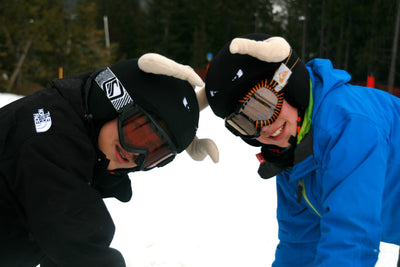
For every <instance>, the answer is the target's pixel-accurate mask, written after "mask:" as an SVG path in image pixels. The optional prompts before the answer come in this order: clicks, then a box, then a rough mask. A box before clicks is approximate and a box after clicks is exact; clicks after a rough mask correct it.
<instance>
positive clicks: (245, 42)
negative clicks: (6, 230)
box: [229, 37, 290, 62]
mask: <svg viewBox="0 0 400 267" xmlns="http://www.w3.org/2000/svg"><path fill="white" fill-rule="evenodd" d="M229 51H230V52H231V53H232V54H242V55H250V56H252V57H255V58H257V59H259V60H261V61H265V62H281V61H282V60H284V59H285V58H287V57H288V56H289V53H290V45H289V43H288V42H287V41H286V40H285V39H284V38H282V37H271V38H268V39H266V40H264V41H255V40H250V39H245V38H235V39H233V40H232V42H231V44H230V46H229Z"/></svg>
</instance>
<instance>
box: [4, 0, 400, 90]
mask: <svg viewBox="0 0 400 267" xmlns="http://www.w3.org/2000/svg"><path fill="white" fill-rule="evenodd" d="M399 2H400V0H229V1H228V0H198V1H192V0H169V1H166V0H112V1H110V0H13V1H6V0H0V3H1V7H2V8H1V9H0V25H1V26H0V27H1V31H0V92H16V93H21V94H26V93H29V92H30V91H29V90H37V89H39V88H40V87H43V86H45V85H46V84H47V83H48V82H49V81H50V80H51V79H52V78H56V77H58V76H59V75H63V76H68V75H71V74H74V73H77V72H83V71H89V70H93V69H96V68H99V67H102V66H104V65H109V64H112V63H114V62H116V61H118V60H122V59H125V58H136V57H139V56H140V55H142V54H143V53H146V52H157V53H161V54H163V55H166V56H168V57H170V58H172V59H174V60H176V61H178V62H181V63H184V64H188V65H191V66H192V67H194V68H196V69H204V68H205V67H206V65H207V63H208V62H207V58H206V55H207V54H209V53H212V54H214V55H215V54H216V53H217V52H218V50H219V49H220V48H221V47H222V46H223V45H224V44H225V43H226V42H227V41H228V40H230V39H232V38H234V37H237V36H240V35H243V34H247V33H251V32H264V33H268V34H271V35H280V36H283V37H285V38H286V39H287V40H288V41H289V43H290V44H291V45H292V47H293V48H294V49H295V50H296V52H297V54H299V55H300V56H301V57H302V59H303V60H304V61H308V60H310V59H312V58H315V57H321V58H329V59H331V60H332V62H333V64H334V66H335V67H337V68H342V69H345V70H347V71H349V73H350V74H351V75H352V77H353V79H352V80H353V82H363V81H365V80H366V78H367V76H368V75H373V76H374V77H375V79H376V82H377V83H380V84H385V85H389V83H392V85H395V86H396V85H398V84H399V82H400V75H399V73H398V71H396V67H399V66H398V65H399V64H398V63H399V60H398V58H399V56H398V54H397V47H398V44H397V43H396V39H397V38H398V37H397V36H396V33H397V31H396V25H397V24H398V23H399V22H398V19H397V18H398V16H399V15H398V12H399V11H398V9H399V6H400V5H399ZM105 18H107V20H105ZM105 26H107V27H108V33H109V35H108V36H109V44H108V43H107V42H106V41H107V40H106V35H105ZM60 68H62V69H60ZM397 69H398V68H397ZM60 70H62V71H63V72H62V73H61V74H60V72H59V71H60ZM391 75H392V77H390V76H391Z"/></svg>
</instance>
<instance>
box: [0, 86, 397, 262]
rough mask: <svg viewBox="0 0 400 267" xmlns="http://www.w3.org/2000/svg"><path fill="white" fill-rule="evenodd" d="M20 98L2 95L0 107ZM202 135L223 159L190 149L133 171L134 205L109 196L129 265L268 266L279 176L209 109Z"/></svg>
mask: <svg viewBox="0 0 400 267" xmlns="http://www.w3.org/2000/svg"><path fill="white" fill-rule="evenodd" d="M17 98H19V97H18V96H15V95H12V94H1V93H0V106H3V105H5V104H7V103H9V102H11V101H13V100H15V99H17ZM198 136H199V138H212V139H213V140H214V141H215V142H216V143H217V145H218V147H219V150H220V162H219V163H218V164H214V163H213V162H212V161H211V159H210V158H206V159H205V160H204V161H200V162H196V161H193V160H192V159H191V158H190V157H189V156H188V155H187V154H186V152H183V153H181V154H179V155H178V156H177V158H176V159H175V160H174V161H173V162H172V163H171V164H169V165H167V166H165V167H163V168H157V169H154V170H151V171H149V172H137V173H132V174H130V177H131V180H132V190H133V197H132V200H131V201H130V202H129V203H121V202H119V201H117V200H115V199H106V200H105V202H106V205H107V207H108V208H109V210H110V213H111V215H112V217H113V219H114V223H115V225H116V233H115V237H114V240H113V242H112V244H111V246H112V247H114V248H116V249H118V250H119V251H121V252H122V254H123V255H124V257H125V260H126V263H127V266H128V267H205V266H207V267H225V266H229V267H243V266H251V267H265V266H271V263H272V262H273V259H274V253H275V247H276V245H277V242H278V239H277V231H278V228H277V223H276V218H275V212H276V192H275V179H274V178H272V179H269V180H263V179H261V178H259V176H258V174H257V169H258V161H257V159H256V158H255V154H256V153H258V149H257V148H254V147H250V146H248V145H246V144H245V143H244V142H241V140H239V139H238V138H237V137H235V136H233V135H232V134H230V133H229V132H228V131H227V130H225V128H224V126H223V121H222V120H221V119H219V118H217V117H216V116H214V115H213V113H212V111H211V109H210V108H207V109H205V110H204V111H202V113H201V114H200V123H199V130H198ZM397 256H398V247H397V246H394V245H390V244H386V243H381V253H380V255H379V261H378V263H377V264H376V266H377V267H394V266H396V261H397Z"/></svg>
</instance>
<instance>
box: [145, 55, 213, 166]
mask: <svg viewBox="0 0 400 267" xmlns="http://www.w3.org/2000/svg"><path fill="white" fill-rule="evenodd" d="M138 66H139V69H141V70H142V71H144V72H147V73H153V74H159V75H167V76H171V77H174V78H177V79H181V80H185V81H188V82H189V83H190V84H191V85H192V87H193V89H194V90H195V89H196V88H198V87H201V89H199V90H198V91H197V92H196V97H197V102H198V103H199V110H200V111H201V110H203V109H204V108H206V107H207V106H208V102H207V97H206V92H205V87H204V82H203V80H202V79H201V78H200V76H199V75H198V74H197V73H196V72H195V71H194V70H193V69H192V68H191V67H190V66H187V65H182V64H179V63H177V62H175V61H173V60H171V59H169V58H166V57H164V56H162V55H159V54H155V53H148V54H144V55H143V56H141V57H140V58H139V59H138ZM186 152H187V153H188V154H189V156H190V157H191V158H192V159H194V160H197V161H201V160H203V159H204V158H205V157H206V156H207V155H209V156H210V158H211V159H212V161H213V162H214V163H217V162H218V160H219V152H218V148H217V146H216V145H215V143H214V142H213V141H212V140H211V139H208V138H205V139H199V138H198V137H197V136H195V137H194V139H193V141H192V143H190V145H189V146H188V147H187V148H186Z"/></svg>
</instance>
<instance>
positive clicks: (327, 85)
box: [306, 58, 351, 113]
mask: <svg viewBox="0 0 400 267" xmlns="http://www.w3.org/2000/svg"><path fill="white" fill-rule="evenodd" d="M306 67H307V69H308V71H309V73H310V79H311V83H312V85H313V86H312V88H318V90H315V89H313V90H312V91H313V98H314V99H315V100H316V102H314V108H313V110H317V109H318V108H319V106H320V105H321V102H322V101H323V99H324V98H325V96H326V95H327V94H328V93H329V92H330V91H331V90H332V88H336V87H339V86H342V85H343V84H345V83H348V82H349V81H350V80H351V75H350V74H349V73H348V72H347V71H344V70H340V69H334V68H333V65H332V62H331V61H330V60H329V59H321V58H317V59H313V60H311V61H309V62H308V63H307V64H306ZM313 113H314V112H313Z"/></svg>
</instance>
